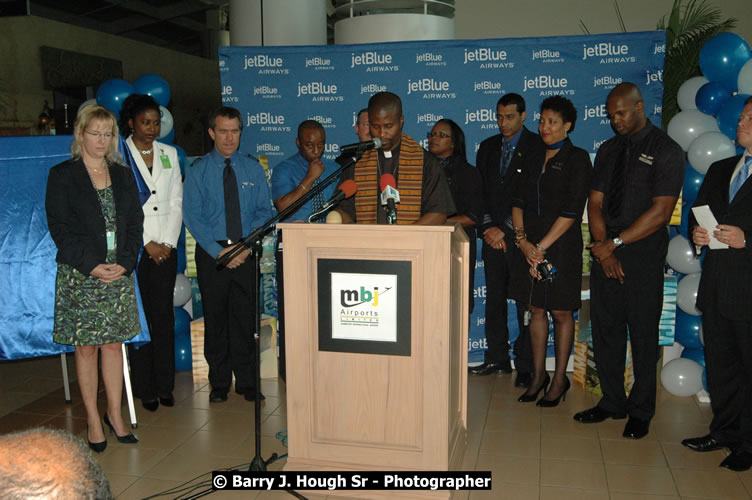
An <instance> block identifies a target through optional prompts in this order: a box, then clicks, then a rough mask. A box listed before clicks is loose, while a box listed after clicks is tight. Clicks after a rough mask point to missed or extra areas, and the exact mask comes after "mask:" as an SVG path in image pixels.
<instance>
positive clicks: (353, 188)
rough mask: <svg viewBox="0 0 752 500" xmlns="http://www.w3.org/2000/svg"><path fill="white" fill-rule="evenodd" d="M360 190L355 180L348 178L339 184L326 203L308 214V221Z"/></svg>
mask: <svg viewBox="0 0 752 500" xmlns="http://www.w3.org/2000/svg"><path fill="white" fill-rule="evenodd" d="M357 191H358V185H357V184H355V181H354V180H351V179H348V180H346V181H345V182H343V183H342V184H340V185H339V186H337V190H336V191H335V192H334V194H333V195H332V197H331V198H329V199H328V200H327V201H326V203H324V204H323V205H321V208H319V209H318V210H316V211H315V212H314V213H312V214H311V215H309V216H308V222H311V221H312V220H313V218H314V217H316V216H317V215H320V214H323V213H324V212H326V211H327V210H329V209H330V208H332V207H333V206H334V205H336V204H337V203H339V202H340V201H342V200H344V199H345V198H349V197H351V196H352V195H354V194H355V193H356V192H357Z"/></svg>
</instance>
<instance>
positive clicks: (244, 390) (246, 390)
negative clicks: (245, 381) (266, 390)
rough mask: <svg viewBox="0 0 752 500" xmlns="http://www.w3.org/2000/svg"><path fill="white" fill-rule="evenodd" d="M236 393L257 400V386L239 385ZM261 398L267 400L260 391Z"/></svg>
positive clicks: (247, 398) (248, 399) (247, 399)
mask: <svg viewBox="0 0 752 500" xmlns="http://www.w3.org/2000/svg"><path fill="white" fill-rule="evenodd" d="M235 393H236V394H242V395H243V397H245V400H246V401H255V400H256V388H255V387H238V386H235ZM259 399H260V400H261V401H263V400H265V399H266V398H265V397H264V394H263V393H259Z"/></svg>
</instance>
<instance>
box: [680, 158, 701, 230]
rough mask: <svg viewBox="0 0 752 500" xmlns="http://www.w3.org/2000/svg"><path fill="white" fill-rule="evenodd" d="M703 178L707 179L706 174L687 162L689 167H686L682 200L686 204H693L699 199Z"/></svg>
mask: <svg viewBox="0 0 752 500" xmlns="http://www.w3.org/2000/svg"><path fill="white" fill-rule="evenodd" d="M703 179H705V176H704V175H702V174H701V173H700V172H698V171H697V170H695V169H694V168H692V165H690V164H689V163H687V168H685V169H684V186H683V188H682V201H683V202H684V203H685V204H686V205H692V203H694V202H695V200H696V199H697V193H698V192H699V191H700V186H702V181H703ZM682 220H683V219H682Z"/></svg>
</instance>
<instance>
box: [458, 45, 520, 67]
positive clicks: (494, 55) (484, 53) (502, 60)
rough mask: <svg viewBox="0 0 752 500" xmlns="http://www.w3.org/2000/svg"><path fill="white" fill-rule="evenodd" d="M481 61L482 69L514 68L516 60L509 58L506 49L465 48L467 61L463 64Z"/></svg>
mask: <svg viewBox="0 0 752 500" xmlns="http://www.w3.org/2000/svg"><path fill="white" fill-rule="evenodd" d="M467 63H479V65H478V68H480V69H502V68H514V62H513V61H508V60H507V51H506V50H492V49H490V48H489V47H481V48H478V49H472V50H470V49H465V61H464V62H463V63H462V64H467Z"/></svg>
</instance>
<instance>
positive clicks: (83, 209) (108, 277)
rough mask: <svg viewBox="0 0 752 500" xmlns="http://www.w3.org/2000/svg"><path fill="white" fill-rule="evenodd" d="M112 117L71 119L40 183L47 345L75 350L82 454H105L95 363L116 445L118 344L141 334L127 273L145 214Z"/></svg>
mask: <svg viewBox="0 0 752 500" xmlns="http://www.w3.org/2000/svg"><path fill="white" fill-rule="evenodd" d="M117 144H118V127H117V122H116V120H115V116H114V115H113V114H112V113H110V112H109V111H108V110H106V109H105V108H103V107H101V106H95V105H89V106H86V107H85V108H84V109H83V110H82V111H81V114H80V115H79V117H78V120H76V124H75V126H74V138H73V144H72V145H71V159H70V160H68V161H65V162H63V163H60V164H59V165H56V166H54V167H52V169H51V170H50V174H49V178H48V180H47V197H46V210H47V224H48V226H49V229H50V235H51V236H52V239H53V240H54V241H55V244H56V245H57V249H58V252H57V262H58V270H57V278H56V283H55V325H54V330H53V340H54V341H55V342H56V343H59V344H67V345H74V346H76V353H75V358H76V375H77V377H78V385H79V388H80V390H81V397H82V399H83V402H84V406H85V407H86V415H87V420H88V426H87V438H88V441H89V447H90V448H91V449H92V450H94V451H96V452H102V451H104V449H105V448H106V447H107V440H106V439H105V437H104V429H103V427H102V421H101V420H100V417H99V411H98V409H97V392H98V391H97V389H98V388H97V385H98V381H99V375H98V366H97V364H98V363H97V358H98V352H99V351H100V350H101V354H102V380H103V381H104V386H105V391H106V394H107V411H106V413H105V415H104V423H105V424H107V425H108V426H109V427H110V430H111V431H112V432H113V433H115V435H116V437H117V439H118V441H120V442H121V443H135V442H138V440H137V439H136V438H135V436H133V434H130V433H128V432H126V430H127V429H126V425H125V424H124V423H123V418H122V415H121V412H120V402H121V399H122V391H123V356H122V347H121V346H122V342H123V341H124V340H127V339H130V338H132V337H134V336H135V335H137V334H138V333H139V331H140V330H141V327H140V323H139V315H138V306H137V303H136V289H135V280H134V277H133V273H132V271H133V268H134V267H135V265H136V260H137V258H138V252H139V249H140V247H141V233H142V230H143V220H144V215H143V212H142V210H141V203H140V201H139V198H138V190H137V188H136V182H135V179H134V177H133V173H132V172H131V170H130V169H129V168H128V167H125V166H123V165H122V164H121V163H119V162H118V160H117V158H118V156H117V154H118V153H117Z"/></svg>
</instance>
